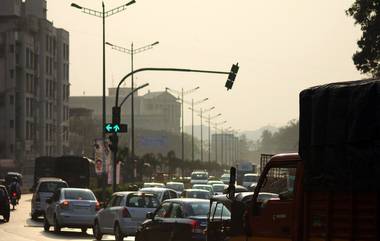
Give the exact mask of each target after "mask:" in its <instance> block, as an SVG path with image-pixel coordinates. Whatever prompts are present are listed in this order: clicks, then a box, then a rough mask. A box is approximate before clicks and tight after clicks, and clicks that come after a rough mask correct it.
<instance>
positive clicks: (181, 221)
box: [136, 198, 210, 241]
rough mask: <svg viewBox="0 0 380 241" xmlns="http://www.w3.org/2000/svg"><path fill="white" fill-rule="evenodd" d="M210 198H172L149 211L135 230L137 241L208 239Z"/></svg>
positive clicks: (201, 240)
mask: <svg viewBox="0 0 380 241" xmlns="http://www.w3.org/2000/svg"><path fill="white" fill-rule="evenodd" d="M209 207H210V201H209V200H202V199H193V198H177V199H169V200H166V201H164V202H163V203H161V205H160V206H159V207H158V208H157V209H156V211H155V212H154V213H148V214H147V220H146V221H145V222H143V223H142V224H141V225H140V226H139V228H138V230H137V233H136V241H167V240H178V241H179V240H180V241H187V240H188V241H190V240H200V241H203V240H206V236H205V234H204V230H205V228H206V226H207V214H208V211H209Z"/></svg>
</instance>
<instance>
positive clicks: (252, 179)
mask: <svg viewBox="0 0 380 241" xmlns="http://www.w3.org/2000/svg"><path fill="white" fill-rule="evenodd" d="M258 180H259V176H244V181H245V182H257V181H258Z"/></svg>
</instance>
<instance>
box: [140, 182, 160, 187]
mask: <svg viewBox="0 0 380 241" xmlns="http://www.w3.org/2000/svg"><path fill="white" fill-rule="evenodd" d="M146 187H165V184H163V183H159V182H145V183H144V184H143V188H146Z"/></svg>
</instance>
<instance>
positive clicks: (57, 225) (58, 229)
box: [54, 217, 61, 233]
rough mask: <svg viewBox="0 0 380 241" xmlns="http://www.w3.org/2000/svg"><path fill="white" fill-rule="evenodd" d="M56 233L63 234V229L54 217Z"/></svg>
mask: <svg viewBox="0 0 380 241" xmlns="http://www.w3.org/2000/svg"><path fill="white" fill-rule="evenodd" d="M54 232H55V233H59V232H61V227H60V226H59V224H58V220H57V217H54Z"/></svg>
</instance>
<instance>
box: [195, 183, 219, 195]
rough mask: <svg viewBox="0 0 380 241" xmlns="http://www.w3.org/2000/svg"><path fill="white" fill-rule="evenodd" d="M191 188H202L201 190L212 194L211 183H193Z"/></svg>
mask: <svg viewBox="0 0 380 241" xmlns="http://www.w3.org/2000/svg"><path fill="white" fill-rule="evenodd" d="M192 189H203V190H207V191H209V192H210V194H211V195H214V189H213V188H212V186H211V185H207V184H194V185H193V187H192Z"/></svg>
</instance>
